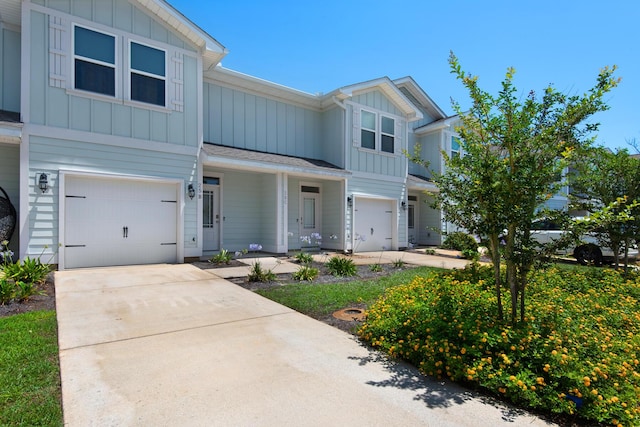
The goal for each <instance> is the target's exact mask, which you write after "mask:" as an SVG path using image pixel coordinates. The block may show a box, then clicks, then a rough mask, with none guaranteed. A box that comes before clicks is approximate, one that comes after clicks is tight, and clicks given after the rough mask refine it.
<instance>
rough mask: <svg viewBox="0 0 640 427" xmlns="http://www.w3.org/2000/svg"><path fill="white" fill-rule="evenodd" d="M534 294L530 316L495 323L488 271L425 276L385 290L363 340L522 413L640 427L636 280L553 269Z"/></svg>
mask: <svg viewBox="0 0 640 427" xmlns="http://www.w3.org/2000/svg"><path fill="white" fill-rule="evenodd" d="M528 289H529V291H528V295H527V297H528V304H529V305H528V307H529V309H528V312H529V313H530V315H529V316H528V317H527V318H526V319H525V322H521V323H518V324H516V325H515V326H513V325H508V324H506V323H503V322H499V321H497V320H496V317H495V315H494V313H495V306H496V297H495V292H494V289H493V283H492V270H491V268H485V267H478V266H477V265H475V266H473V267H472V268H468V269H466V270H463V271H460V270H459V271H453V272H434V273H430V274H426V275H424V276H421V277H417V278H415V279H414V280H413V281H411V282H410V283H408V284H406V285H401V286H398V287H395V288H392V289H390V290H389V291H387V293H386V294H385V295H384V296H383V297H382V298H381V299H379V300H378V301H377V302H376V303H375V304H373V305H372V306H371V307H370V308H369V310H368V311H367V314H368V317H367V320H366V322H365V323H364V324H363V325H362V326H361V328H360V329H359V331H358V334H359V336H360V337H361V338H362V339H364V340H365V341H368V342H369V343H370V344H371V345H372V346H374V347H375V348H378V349H381V350H383V351H385V352H386V353H388V354H390V355H391V356H394V357H398V358H402V359H405V360H407V361H410V362H411V363H413V364H414V365H415V366H418V367H419V368H420V369H421V371H422V372H424V373H425V374H427V375H431V376H435V377H439V378H449V379H451V380H453V381H457V382H462V383H466V384H467V385H470V386H472V387H477V388H481V389H484V390H487V391H489V392H490V393H495V394H497V395H500V396H502V397H503V398H506V399H507V400H510V401H512V402H514V403H515V404H517V405H519V406H521V407H526V408H534V409H537V410H542V411H548V412H551V413H557V414H566V415H569V416H575V417H580V418H584V419H587V420H593V421H597V422H603V423H607V424H610V425H639V424H640V407H639V404H640V361H639V359H640V303H639V300H640V278H639V277H638V276H636V277H633V278H624V277H623V276H622V274H621V273H618V272H617V271H614V270H609V269H588V270H582V271H567V270H559V269H557V268H549V269H546V270H538V271H536V272H534V273H533V275H532V277H531V282H530V286H528ZM506 292H507V290H506V289H505V294H506Z"/></svg>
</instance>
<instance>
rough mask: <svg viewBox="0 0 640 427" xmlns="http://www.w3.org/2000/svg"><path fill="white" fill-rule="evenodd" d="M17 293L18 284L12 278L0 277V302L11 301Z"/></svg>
mask: <svg viewBox="0 0 640 427" xmlns="http://www.w3.org/2000/svg"><path fill="white" fill-rule="evenodd" d="M15 293H16V285H15V283H14V282H13V281H12V280H8V279H6V278H4V277H2V278H0V304H6V303H8V302H10V301H11V300H12V299H13V297H14V295H15Z"/></svg>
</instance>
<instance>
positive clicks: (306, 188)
mask: <svg viewBox="0 0 640 427" xmlns="http://www.w3.org/2000/svg"><path fill="white" fill-rule="evenodd" d="M300 212H301V214H302V215H301V218H300V239H301V245H302V247H303V248H304V247H318V246H320V243H321V242H320V241H319V239H317V238H314V237H313V236H321V226H320V224H321V223H320V187H319V186H314V185H302V186H301V187H300Z"/></svg>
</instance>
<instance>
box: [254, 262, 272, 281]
mask: <svg viewBox="0 0 640 427" xmlns="http://www.w3.org/2000/svg"><path fill="white" fill-rule="evenodd" d="M277 278H278V277H277V276H276V275H275V273H274V272H273V271H271V270H264V269H263V268H262V265H260V262H259V261H256V262H254V263H253V265H252V266H251V271H250V272H249V275H247V280H248V281H249V282H275V281H276V279H277Z"/></svg>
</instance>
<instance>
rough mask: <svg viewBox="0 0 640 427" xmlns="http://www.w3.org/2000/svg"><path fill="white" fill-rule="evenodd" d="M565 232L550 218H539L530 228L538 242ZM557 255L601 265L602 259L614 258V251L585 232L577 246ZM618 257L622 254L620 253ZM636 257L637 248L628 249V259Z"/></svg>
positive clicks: (541, 242) (548, 240)
mask: <svg viewBox="0 0 640 427" xmlns="http://www.w3.org/2000/svg"><path fill="white" fill-rule="evenodd" d="M565 233H567V231H566V230H564V229H563V228H562V227H560V226H559V225H558V224H556V223H554V222H553V221H550V220H540V221H536V222H535V223H534V224H533V227H532V229H531V238H532V239H533V240H535V241H536V242H538V243H540V244H547V243H551V242H552V241H554V240H557V239H559V238H561V237H562V236H563V235H564V234H565ZM556 253H557V254H559V255H572V256H573V257H575V259H576V260H577V261H578V262H579V263H580V264H583V265H587V264H593V265H602V263H603V262H604V261H607V262H611V261H613V259H614V253H613V250H612V249H611V248H608V247H603V246H601V245H600V243H599V242H598V240H597V239H596V237H595V236H593V235H591V234H585V235H583V236H582V237H581V239H580V244H578V245H577V246H569V247H566V248H563V249H560V250H558V251H557V252H556ZM619 256H620V258H621V257H622V256H623V254H622V253H621V254H620V255H619ZM637 258H638V249H637V248H636V247H634V248H630V249H629V259H632V260H635V259H637Z"/></svg>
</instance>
